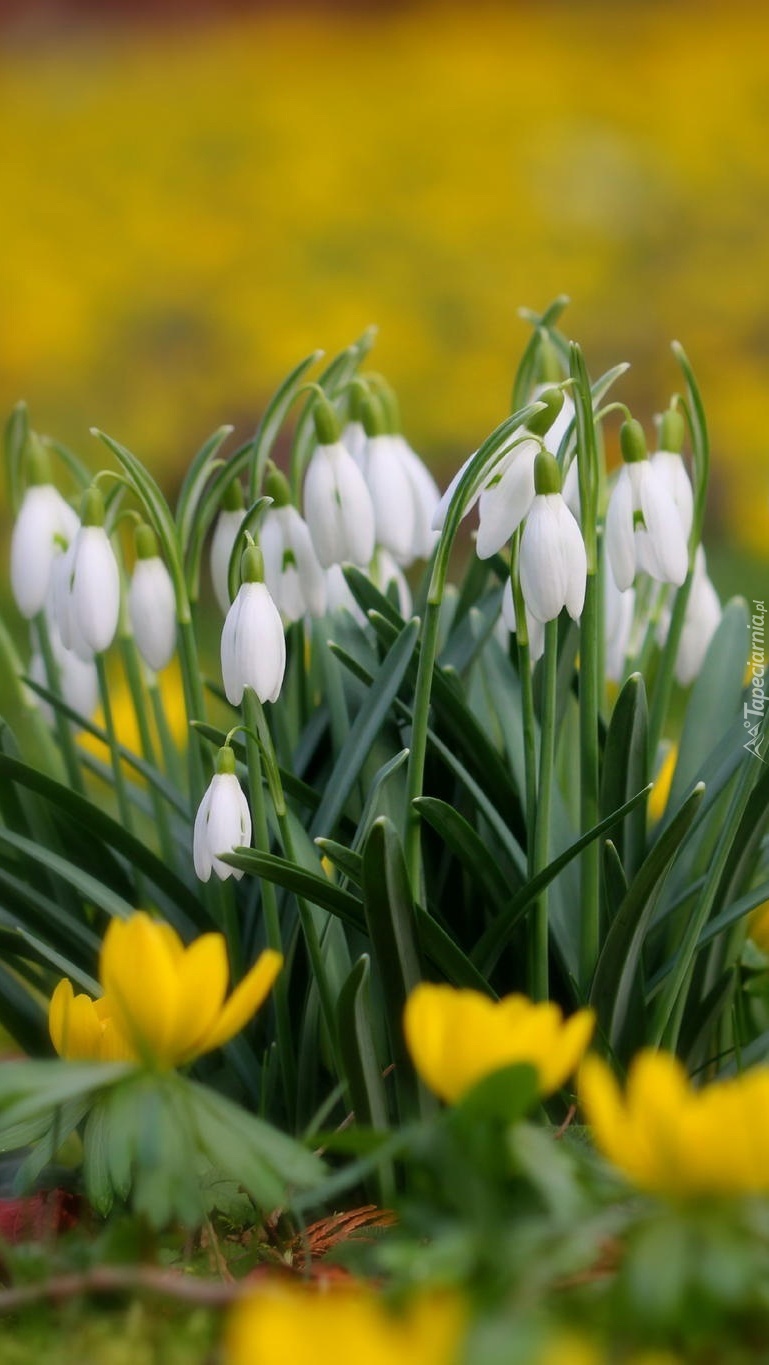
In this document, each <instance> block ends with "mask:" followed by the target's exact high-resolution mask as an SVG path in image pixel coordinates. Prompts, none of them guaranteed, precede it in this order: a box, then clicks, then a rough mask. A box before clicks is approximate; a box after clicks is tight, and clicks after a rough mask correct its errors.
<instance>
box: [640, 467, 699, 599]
mask: <svg viewBox="0 0 769 1365" xmlns="http://www.w3.org/2000/svg"><path fill="white" fill-rule="evenodd" d="M638 468H639V472H640V479H639V495H640V496H639V501H640V509H641V512H642V514H643V519H644V523H645V526H646V530H647V532H648V534H649V539H650V541H651V547H650V548H651V549H652V551H653V557H654V560H655V561H656V565H657V572H656V573H653V577H654V578H659V579H660V581H661V582H663V583H673V584H675V586H676V587H677V588H680V586H681V584H682V583H683V581H684V579H685V578H686V574H687V571H688V567H689V556H688V549H687V541H686V536H685V535H684V528H683V524H682V521H681V517H680V514H679V511H678V508H677V507H676V504H675V502H674V501H673V498H672V496H671V493H670V489H669V487H668V485H667V482H666V479H665V477H664V476H661V475H660V474H659V473H658V472H657V470H655V469H653V467H652V465H651V463H650V461H648V460H644V461H642V462H641V464H640V465H639V466H638ZM648 572H652V570H651V569H650V570H648Z"/></svg>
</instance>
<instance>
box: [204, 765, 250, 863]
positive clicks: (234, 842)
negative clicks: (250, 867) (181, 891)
mask: <svg viewBox="0 0 769 1365" xmlns="http://www.w3.org/2000/svg"><path fill="white" fill-rule="evenodd" d="M250 843H251V812H250V810H249V808H248V802H247V800H246V797H245V795H244V792H243V789H242V788H241V785H240V783H239V781H238V779H237V777H236V776H235V755H234V754H233V752H232V749H231V748H230V747H229V745H225V746H224V747H223V748H221V749H220V750H219V754H218V756H217V760H216V772H215V773H214V776H213V777H212V778H211V781H210V783H209V786H208V788H207V790H206V792H205V795H204V797H203V800H202V801H201V803H200V805H199V807H198V812H197V815H196V816H195V827H194V830H193V835H192V861H193V863H194V865H195V874H196V876H198V877H199V878H200V880H201V881H202V882H207V881H208V880H209V878H210V876H211V873H212V872H215V873H216V875H217V877H219V878H220V880H221V881H226V880H227V878H228V877H235V878H236V879H237V880H238V881H240V878H241V877H242V876H243V872H242V871H241V869H240V868H236V867H230V866H228V864H227V863H223V862H222V861H221V857H222V854H224V853H231V852H232V850H233V849H235V848H247V847H248V845H249V844H250Z"/></svg>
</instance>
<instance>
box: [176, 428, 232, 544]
mask: <svg viewBox="0 0 769 1365" xmlns="http://www.w3.org/2000/svg"><path fill="white" fill-rule="evenodd" d="M234 429H235V428H234V427H231V426H221V427H217V429H216V431H214V432H212V433H211V435H210V436H209V437H208V440H207V441H204V442H203V445H202V446H201V447H200V450H199V451H198V453H197V455H195V457H194V459H193V461H192V464H191V465H190V467H189V469H188V470H187V473H186V474H185V476H184V481H183V483H182V486H181V488H180V490H179V497H178V499H177V503H176V527H177V531H178V533H179V546H180V549H181V553H182V558H184V557H185V555H186V553H187V546H188V545H189V542H190V535H191V534H192V526H193V523H194V521H195V514H196V512H197V510H198V503H199V502H200V499H201V497H202V495H203V489H204V488H205V485H206V482H207V480H208V479H209V478H210V477H211V474H212V472H213V470H214V469H215V468H217V458H216V457H217V455H218V453H219V451H220V449H221V447H222V446H223V445H224V442H225V441H226V440H227V437H228V436H231V435H232V433H233V431H234ZM218 464H221V461H219V462H218Z"/></svg>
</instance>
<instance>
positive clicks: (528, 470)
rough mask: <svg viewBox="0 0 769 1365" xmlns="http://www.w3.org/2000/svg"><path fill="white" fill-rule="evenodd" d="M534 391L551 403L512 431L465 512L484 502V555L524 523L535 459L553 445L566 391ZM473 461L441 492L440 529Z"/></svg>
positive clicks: (480, 545)
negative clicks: (543, 449)
mask: <svg viewBox="0 0 769 1365" xmlns="http://www.w3.org/2000/svg"><path fill="white" fill-rule="evenodd" d="M532 397H533V398H536V399H538V400H543V401H544V402H545V404H546V405H545V407H544V409H543V410H542V411H541V412H539V413H537V414H536V415H535V416H534V417H533V418H532V420H531V422H530V423H529V426H528V427H521V428H520V429H519V430H517V431H516V432H515V433H514V434H513V435H512V436H511V438H510V443H509V444H508V445H507V447H506V448H505V449H504V450H503V451H502V453H501V455H500V458H499V459H498V460H497V463H496V464H495V465H494V467H493V469H492V470H491V472H490V473H489V475H488V476H487V478H486V479H485V480H484V483H483V484H482V486H481V487H480V488H479V489H476V491H475V493H474V494H473V496H472V497H471V498H470V500H469V502H468V504H467V506H466V507H465V509H464V512H463V514H462V515H463V516H466V515H467V513H468V512H469V511H470V510H471V508H472V507H474V506H475V503H476V502H478V504H479V507H478V518H479V521H478V538H477V540H476V546H475V548H476V553H477V554H478V557H479V559H489V558H490V557H491V555H494V554H496V553H497V552H498V551H499V550H501V548H502V546H503V545H504V544H506V542H507V541H508V540H509V539H510V537H511V536H512V535H513V533H514V531H515V530H516V529H517V527H518V526H520V524H521V522H522V521H523V519H524V517H525V516H526V514H527V512H528V511H529V508H530V507H531V505H532V503H533V501H534V461H535V460H536V457H537V453H538V451H539V450H541V449H542V446H543V445H544V446H545V449H548V434H549V432H550V429H551V427H552V426H553V424H554V423H555V422H556V421H557V420H558V418H559V416H560V413H561V411H562V408H563V404H564V396H563V392H562V390H561V389H559V388H554V387H553V386H552V385H540V386H538V388H537V390H536V391H535V393H534V394H533V395H532ZM570 401H571V400H570ZM572 411H573V408H572ZM567 425H568V422H567ZM564 429H565V428H564ZM527 438H531V439H527ZM550 444H553V445H554V448H555V450H557V449H558V444H559V442H555V441H553V440H552V438H550ZM551 453H552V452H551ZM476 454H477V452H476ZM473 458H474V457H473V456H471V457H470V459H473ZM469 463H470V461H469V460H466V461H465V463H464V464H463V466H462V468H461V469H460V470H459V471H458V472H457V474H456V475H455V476H454V478H453V479H452V481H451V483H450V484H449V487H448V488H447V489H446V492H445V493H444V495H443V497H442V498H441V500H440V502H439V504H438V508H437V509H436V512H435V515H434V517H433V521H432V525H433V528H434V529H438V530H440V529H442V527H443V524H444V521H445V519H446V512H447V511H448V506H449V503H450V502H451V499H452V497H453V495H454V492H455V491H456V488H457V485H458V483H459V480H460V479H461V477H462V475H463V474H464V472H465V470H466V469H467V466H468V464H469Z"/></svg>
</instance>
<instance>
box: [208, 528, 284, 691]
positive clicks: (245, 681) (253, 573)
mask: <svg viewBox="0 0 769 1365" xmlns="http://www.w3.org/2000/svg"><path fill="white" fill-rule="evenodd" d="M263 573H264V565H263V561H262V555H261V551H260V550H258V549H257V548H256V546H255V545H253V544H251V545H249V547H248V549H247V550H246V551H245V553H244V555H243V582H242V583H241V585H240V588H239V589H238V593H237V596H236V598H235V601H234V602H233V604H232V606H231V607H230V609H229V611H228V612H227V619H226V620H225V622H224V629H223V630H222V641H221V659H222V680H223V682H224V690H225V692H226V694H227V700H228V701H229V702H231V703H232V705H233V706H239V705H240V703H241V701H242V699H243V692H244V690H245V688H247V687H251V688H253V690H254V692H255V693H256V695H257V697H258V698H259V700H260V701H261V702H265V701H277V699H278V696H279V695H280V689H281V686H282V684H283V674H284V672H285V670H286V640H285V636H284V634H283V624H282V622H281V619H280V612H279V611H278V608H277V607H276V606H275V603H274V602H273V600H272V597H271V596H270V592H269V589H268V588H267V586H266V584H265V583H264V581H263Z"/></svg>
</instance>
